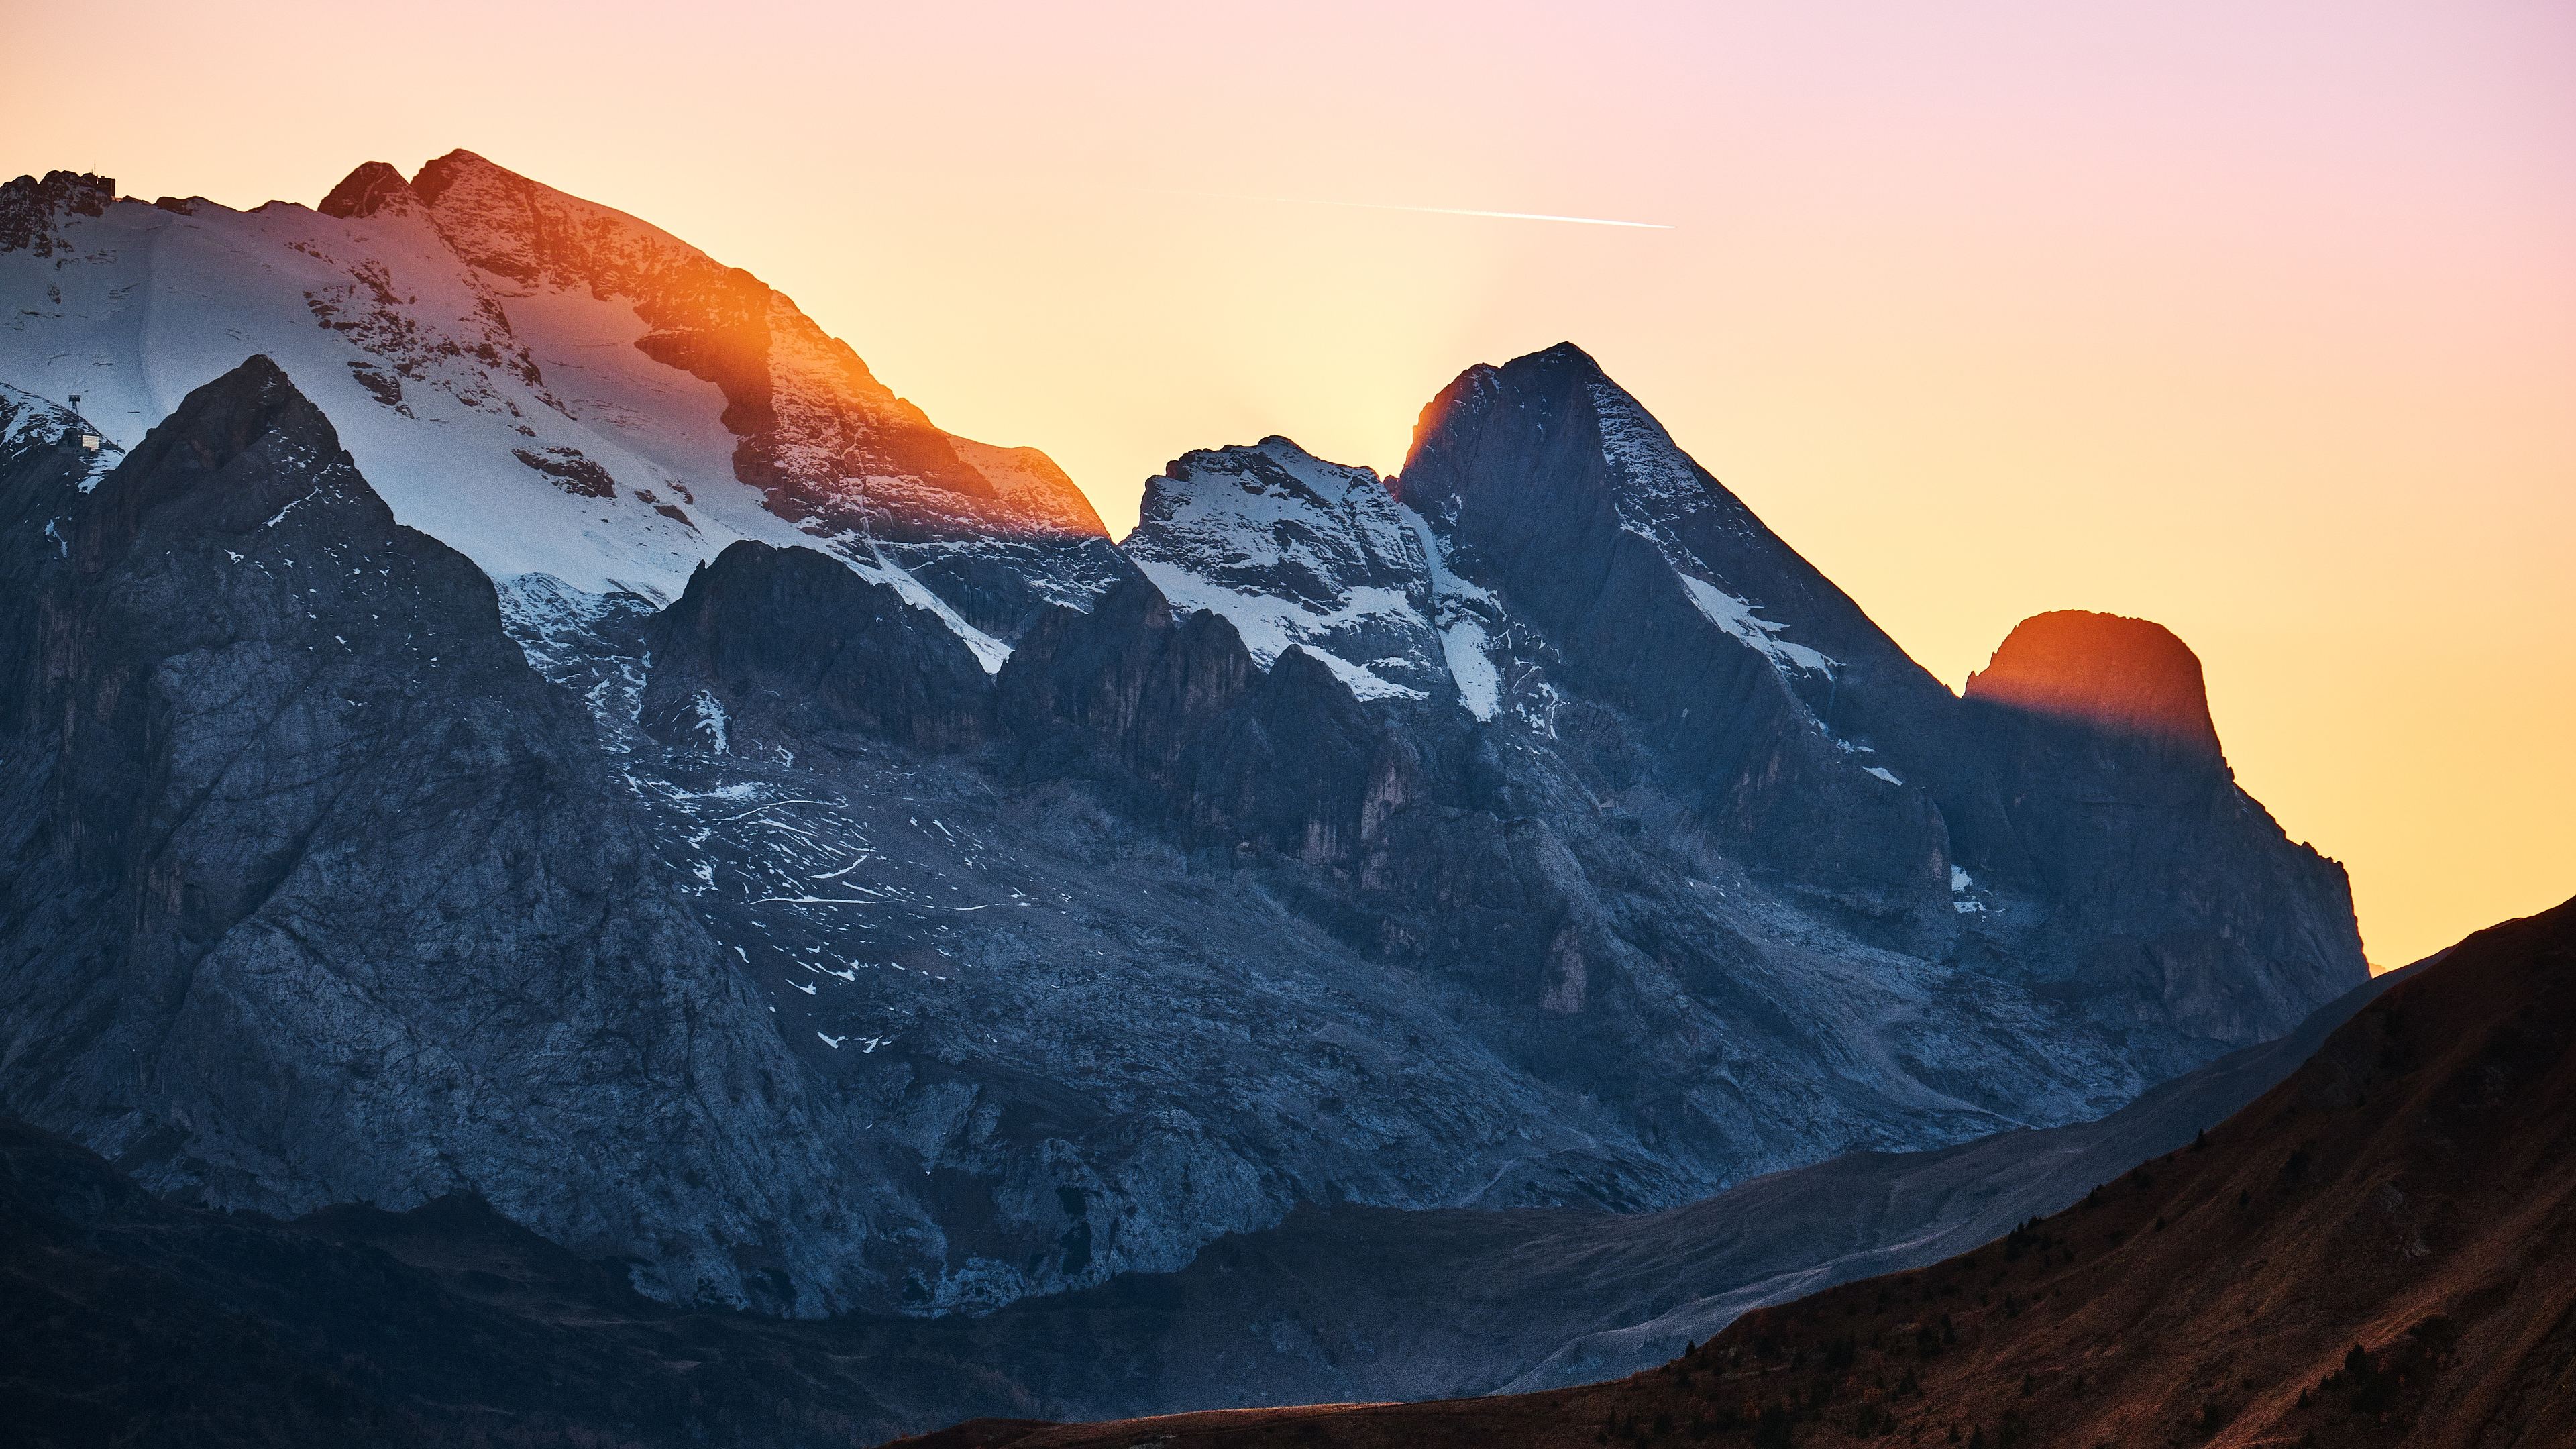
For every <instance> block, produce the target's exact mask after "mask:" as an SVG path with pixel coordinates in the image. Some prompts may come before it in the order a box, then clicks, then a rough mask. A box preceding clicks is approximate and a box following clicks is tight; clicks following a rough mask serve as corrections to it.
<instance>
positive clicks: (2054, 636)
mask: <svg viewBox="0 0 2576 1449" xmlns="http://www.w3.org/2000/svg"><path fill="white" fill-rule="evenodd" d="M1967 696H1968V698H1970V699H1972V700H1976V701H1979V702H1980V703H1985V704H1992V705H1999V706H2003V707H2006V708H2010V709H2018V710H2024V711H2027V712H2029V713H2031V714H2036V715H2043V716H2046V717H2048V718H2050V719H2060V720H2071V721H2074V722H2076V723H2079V724H2084V725H2090V726H2093V727H2095V728H2098V729H2103V730H2108V731H2112V732H2114V733H2119V734H2127V735H2135V736H2138V737H2139V738H2142V739H2148V740H2154V741H2156V742H2158V743H2160V744H2162V745H2165V746H2167V747H2169V748H2172V749H2176V750H2180V751H2184V752H2187V753H2194V754H2199V755H2203V756H2207V757H2209V758H2212V759H2215V758H2216V757H2217V756H2218V753H2219V750H2218V726H2217V725H2216V724H2215V723H2214V722H2212V721H2211V719H2210V717H2209V695H2208V692H2207V690H2206V688H2205V686H2204V685H2203V684H2202V682H2201V674H2200V659H2199V657H2198V656H2196V655H2194V654H2193V653H2192V652H2191V649H2190V648H2189V646H2187V645H2185V644H2184V643H2183V642H2182V641H2181V640H2180V639H2177V638H2175V637H2174V636H2173V631H2171V630H2169V629H2167V628H2165V627H2164V626H2163V625H2161V624H2156V623H2152V622H2150V621H2148V620H2145V619H2124V618H2121V617H2119V616H2117V615H2113V614H2092V613H2086V612H2083V611H2081V610H2075V609H2064V610H2059V611H2057V612H2054V613H2048V614H2039V615H2035V616H2033V617H2031V618H2028V619H2025V620H2023V621H2022V622H2021V623H2020V624H2018V625H2016V626H2014V628H2013V631H2012V633H2011V634H2009V635H2007V636H2006V637H2005V639H2004V642H2003V644H2002V645H2001V646H2000V647H1999V648H1997V649H1996V650H1995V657H1994V660H1993V662H1992V663H1989V664H1988V665H1987V666H1986V667H1985V668H1984V669H1982V670H1979V671H1978V672H1976V673H1974V674H1971V675H1969V676H1968V686H1967Z"/></svg>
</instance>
